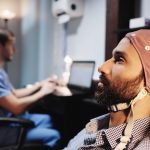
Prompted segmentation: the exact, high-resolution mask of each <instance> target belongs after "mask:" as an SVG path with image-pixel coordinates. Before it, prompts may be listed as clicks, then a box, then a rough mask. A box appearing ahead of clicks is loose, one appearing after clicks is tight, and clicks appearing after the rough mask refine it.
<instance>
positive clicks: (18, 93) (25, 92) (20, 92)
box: [12, 83, 41, 98]
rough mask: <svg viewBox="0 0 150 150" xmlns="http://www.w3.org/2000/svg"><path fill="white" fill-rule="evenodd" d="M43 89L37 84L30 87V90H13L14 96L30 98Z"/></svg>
mask: <svg viewBox="0 0 150 150" xmlns="http://www.w3.org/2000/svg"><path fill="white" fill-rule="evenodd" d="M40 88H41V84H40V83H37V84H33V85H32V86H30V87H29V88H28V87H26V88H21V89H13V91H12V92H13V94H14V95H15V96H16V97H18V98H21V97H25V96H28V95H30V94H32V93H34V92H35V91H37V90H39V89H40Z"/></svg>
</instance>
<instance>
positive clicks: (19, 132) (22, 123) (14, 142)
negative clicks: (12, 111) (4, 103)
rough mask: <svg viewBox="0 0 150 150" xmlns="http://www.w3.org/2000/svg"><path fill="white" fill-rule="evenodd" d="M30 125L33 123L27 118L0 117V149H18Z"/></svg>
mask: <svg viewBox="0 0 150 150" xmlns="http://www.w3.org/2000/svg"><path fill="white" fill-rule="evenodd" d="M31 127H34V123H33V122H32V121H30V120H27V119H26V120H25V119H18V118H12V117H11V118H10V117H0V150H20V149H21V147H22V145H23V142H24V139H25V135H26V130H27V129H28V128H31Z"/></svg>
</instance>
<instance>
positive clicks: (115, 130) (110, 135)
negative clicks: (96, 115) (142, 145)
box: [96, 117, 150, 149]
mask: <svg viewBox="0 0 150 150" xmlns="http://www.w3.org/2000/svg"><path fill="white" fill-rule="evenodd" d="M143 122H144V124H143ZM125 126H126V124H125V123H124V124H121V125H119V126H116V127H112V128H108V129H104V130H100V131H98V132H97V134H96V145H97V146H100V145H103V144H104V141H103V136H105V137H106V139H107V140H108V142H109V144H110V146H111V148H112V149H113V148H115V147H116V146H117V144H118V142H119V139H120V137H121V135H122V133H123V130H124V128H125ZM149 127H150V117H146V118H144V119H138V120H136V121H135V122H134V125H133V132H132V143H133V142H134V143H136V141H139V140H141V139H142V138H143V137H144V136H145V135H146V132H147V131H148V129H149ZM137 131H138V132H137Z"/></svg>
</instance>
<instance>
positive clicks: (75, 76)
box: [68, 61, 95, 89]
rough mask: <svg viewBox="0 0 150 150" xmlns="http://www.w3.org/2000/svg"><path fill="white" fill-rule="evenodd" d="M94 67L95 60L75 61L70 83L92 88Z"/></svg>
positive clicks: (75, 85)
mask: <svg viewBox="0 0 150 150" xmlns="http://www.w3.org/2000/svg"><path fill="white" fill-rule="evenodd" d="M94 67H95V61H73V63H72V66H71V71H70V78H69V83H68V85H69V86H74V87H81V88H85V89H89V88H91V83H92V78H93V72H94Z"/></svg>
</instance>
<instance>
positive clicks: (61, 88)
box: [53, 86, 72, 96]
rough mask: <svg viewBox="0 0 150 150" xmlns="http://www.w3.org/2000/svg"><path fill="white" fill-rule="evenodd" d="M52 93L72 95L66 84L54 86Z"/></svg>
mask: <svg viewBox="0 0 150 150" xmlns="http://www.w3.org/2000/svg"><path fill="white" fill-rule="evenodd" d="M53 94H54V95H57V96H71V95H72V93H71V91H70V90H69V89H68V87H67V86H56V87H55V90H54V92H53Z"/></svg>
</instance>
